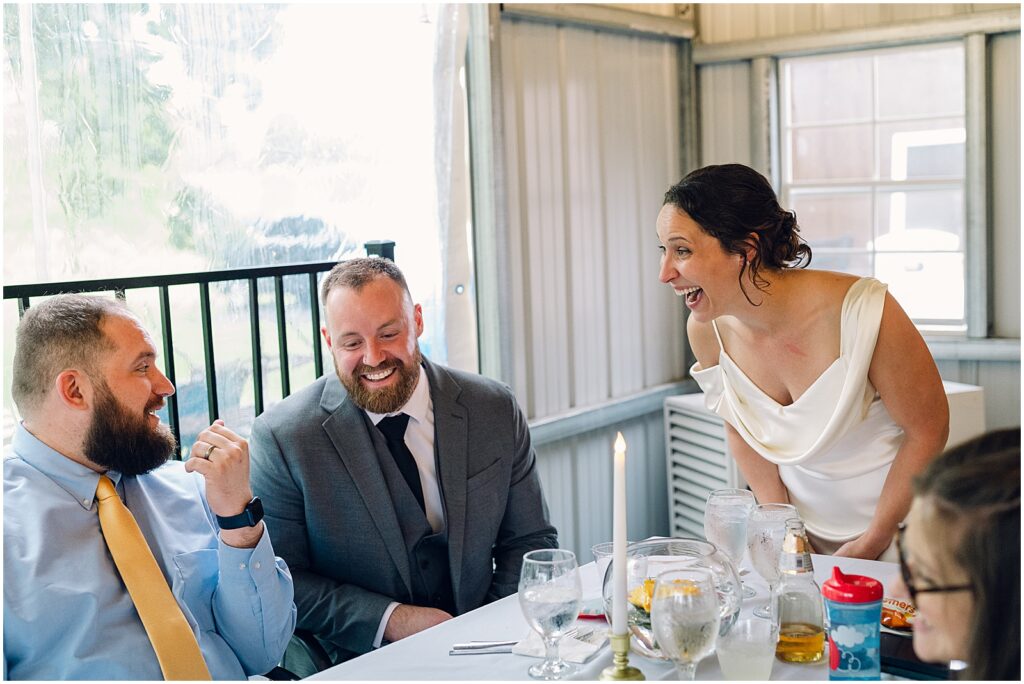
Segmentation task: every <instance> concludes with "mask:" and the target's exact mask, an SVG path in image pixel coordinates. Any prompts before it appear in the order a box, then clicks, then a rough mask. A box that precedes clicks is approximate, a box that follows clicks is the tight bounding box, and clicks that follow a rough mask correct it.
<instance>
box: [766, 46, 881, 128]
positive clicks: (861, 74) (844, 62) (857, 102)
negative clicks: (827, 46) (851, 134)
mask: <svg viewBox="0 0 1024 684" xmlns="http://www.w3.org/2000/svg"><path fill="white" fill-rule="evenodd" d="M786 68H787V69H789V71H790V76H789V78H790V80H789V83H790V86H789V87H790V102H789V107H790V123H792V124H794V125H799V124H807V123H826V122H830V121H855V120H864V119H870V118H871V115H872V109H871V85H872V82H871V58H870V57H837V58H825V59H819V58H816V59H808V60H803V61H801V60H794V61H792V62H789V63H788V64H787V66H786Z"/></svg>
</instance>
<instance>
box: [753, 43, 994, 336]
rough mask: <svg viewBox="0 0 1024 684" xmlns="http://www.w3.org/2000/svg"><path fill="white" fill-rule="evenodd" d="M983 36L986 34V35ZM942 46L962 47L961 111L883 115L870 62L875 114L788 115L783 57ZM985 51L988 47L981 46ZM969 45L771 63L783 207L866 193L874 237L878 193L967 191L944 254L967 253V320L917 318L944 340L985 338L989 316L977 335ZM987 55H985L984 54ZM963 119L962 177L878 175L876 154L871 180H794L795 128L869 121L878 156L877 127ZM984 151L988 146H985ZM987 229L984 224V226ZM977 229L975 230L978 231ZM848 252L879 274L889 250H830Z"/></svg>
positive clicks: (778, 184) (874, 65)
mask: <svg viewBox="0 0 1024 684" xmlns="http://www.w3.org/2000/svg"><path fill="white" fill-rule="evenodd" d="M982 37H983V38H984V35H983V34H982ZM943 46H960V47H961V48H962V50H963V58H964V68H965V74H964V76H965V83H964V103H963V105H964V106H963V110H962V113H959V114H958V113H949V112H943V113H937V114H934V115H921V116H913V117H910V116H883V115H881V114H880V113H879V111H878V104H879V102H878V99H877V95H878V84H877V78H876V77H877V70H878V67H877V63H875V62H872V67H871V69H872V83H871V90H872V103H871V104H872V106H871V113H870V115H868V116H866V117H865V116H860V117H849V118H845V119H843V120H841V121H824V122H823V121H805V122H801V123H798V124H794V123H793V122H792V121H791V117H790V108H789V103H790V101H791V97H792V95H791V84H792V82H791V79H790V78H788V77H787V74H786V73H785V68H784V66H785V65H784V63H783V60H791V59H794V60H795V59H798V60H822V61H824V60H829V59H836V58H841V57H843V56H854V55H856V56H859V57H865V58H871V59H874V57H875V56H877V55H884V54H893V53H897V52H913V51H915V50H922V49H923V50H928V49H936V48H940V49H941V48H942V47H943ZM982 50H984V45H982ZM968 54H969V49H968V45H967V44H966V38H963V39H959V40H956V39H954V40H949V39H941V38H937V39H935V40H930V41H926V42H915V43H908V44H903V45H886V46H863V47H851V48H849V49H843V50H828V51H821V52H816V53H813V54H799V55H785V56H779V57H777V58H775V59H774V60H772V61H773V64H772V67H773V69H774V71H775V74H774V79H775V82H776V83H777V88H778V95H777V98H776V105H775V106H776V108H777V110H776V113H775V117H774V118H775V120H776V121H777V126H775V127H774V128H775V130H774V131H773V133H774V134H775V136H776V140H777V141H778V142H777V144H778V149H777V152H776V153H775V154H774V155H773V156H774V158H775V159H777V160H778V162H777V163H778V167H777V169H775V173H774V174H773V175H774V177H775V185H776V188H777V190H778V193H779V197H780V199H781V201H782V203H783V205H784V206H787V207H788V206H791V205H792V197H793V196H794V195H797V196H799V195H814V194H822V193H829V194H835V193H845V192H851V193H852V192H858V191H860V192H868V193H870V197H871V216H872V235H873V238H877V237H878V235H877V234H876V230H875V229H876V228H877V221H878V215H877V212H878V202H879V199H880V194H885V193H887V192H896V191H898V190H896V189H900V190H906V191H908V192H909V191H920V190H927V189H930V188H935V189H948V190H957V189H958V190H960V191H961V192H962V193H963V238H962V240H961V243H960V248H959V249H958V250H956V251H949V250H942V253H943V254H959V255H962V257H963V264H964V290H963V312H964V313H963V318H962V319H961V321H960V322H952V319H925V318H914V319H913V322H914V324H915V326H917V328H918V329H919V330H920V331H921V332H922V333H923V334H926V335H928V336H935V337H941V338H950V337H954V338H962V337H985V336H987V331H988V327H989V325H988V322H989V320H990V318H991V317H990V316H986V318H985V320H984V323H983V324H982V328H981V329H982V330H984V331H985V332H984V333H983V334H981V335H977V334H973V332H974V331H972V313H973V311H972V309H973V308H974V307H975V306H976V303H975V300H976V299H977V297H976V296H972V293H973V292H974V291H975V290H976V289H977V287H978V283H976V282H975V280H976V278H972V275H973V274H974V272H975V271H976V270H977V266H976V265H974V266H972V264H971V258H970V256H969V252H970V251H971V250H972V249H975V243H976V240H974V239H972V232H975V231H974V230H972V221H971V211H970V209H969V206H970V205H971V202H970V200H969V192H970V187H971V179H970V178H969V177H970V176H971V164H970V159H971V151H970V143H971V135H970V133H969V132H967V131H968V130H969V127H970V122H969V115H970V111H971V105H970V103H969V99H970V96H971V87H970V85H969V84H968V83H967V80H968V78H969V76H970V74H971V71H970V69H969V68H968V60H969V56H968ZM983 54H984V53H983ZM961 117H962V118H963V120H964V129H965V140H964V173H963V176H962V177H960V176H941V177H934V178H927V179H892V178H882V177H880V176H878V173H879V169H878V168H877V164H878V159H877V158H874V159H873V163H874V164H875V168H874V169H873V171H872V173H873V174H875V175H876V176H878V177H873V178H851V179H849V180H838V181H835V180H830V179H816V180H807V181H802V180H801V181H794V180H792V169H793V160H792V144H790V143H791V140H792V136H793V132H794V131H796V130H799V129H802V128H821V127H827V126H847V125H856V124H862V125H870V126H871V127H872V129H873V130H872V135H871V142H872V146H873V151H872V154H873V155H877V154H878V144H879V127H880V126H885V125H888V124H893V123H899V122H901V121H914V122H918V121H927V120H929V119H934V120H942V119H953V118H961ZM982 149H984V148H982ZM982 168H984V167H982ZM984 199H985V198H984V195H982V201H983V202H984ZM983 228H984V226H983ZM975 230H976V229H975ZM844 251H849V253H850V254H851V255H856V256H863V257H866V258H867V259H868V260H869V262H870V263H871V266H872V272H875V269H876V268H877V257H878V255H879V254H885V253H886V252H885V251H884V250H883V251H880V250H878V249H877V248H876V247H874V246H873V247H871V248H863V249H862V248H859V247H858V248H851V249H850V250H841V249H836V250H832V249H830V250H829V251H828V253H829V254H833V253H835V254H841V253H844ZM918 253H920V254H926V253H930V252H929V251H927V250H925V251H919V252H895V253H894V254H918ZM988 270H989V269H987V268H985V269H984V271H982V274H983V275H984V274H985V272H987V271H988ZM982 287H983V289H984V292H985V295H986V296H985V299H986V300H987V299H988V296H987V294H988V285H987V284H982Z"/></svg>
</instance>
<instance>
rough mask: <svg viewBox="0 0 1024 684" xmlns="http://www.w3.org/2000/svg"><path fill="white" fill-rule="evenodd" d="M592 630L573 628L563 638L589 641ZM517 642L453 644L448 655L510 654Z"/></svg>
mask: <svg viewBox="0 0 1024 684" xmlns="http://www.w3.org/2000/svg"><path fill="white" fill-rule="evenodd" d="M595 633H596V632H595V630H594V629H593V628H590V629H584V631H583V632H582V633H581V632H580V628H579V627H573V628H572V629H570V630H569V631H568V632H566V633H565V635H564V636H567V637H575V638H577V639H580V640H582V641H589V640H590V638H591V637H593V636H594V635H595ZM518 643H519V641H518V640H515V641H470V642H467V643H462V644H453V645H452V648H451V650H450V651H448V655H488V654H492V653H511V652H512V647H513V646H515V645H516V644H518Z"/></svg>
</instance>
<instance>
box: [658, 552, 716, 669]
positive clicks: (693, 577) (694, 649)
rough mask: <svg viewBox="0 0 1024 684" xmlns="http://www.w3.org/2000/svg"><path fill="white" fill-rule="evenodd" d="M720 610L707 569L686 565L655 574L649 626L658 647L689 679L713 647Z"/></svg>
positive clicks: (713, 581)
mask: <svg viewBox="0 0 1024 684" xmlns="http://www.w3.org/2000/svg"><path fill="white" fill-rule="evenodd" d="M720 621H721V612H720V611H719V608H718V594H717V593H716V592H715V579H714V577H713V576H712V574H711V571H710V570H706V569H704V568H686V569H681V570H669V571H668V572H663V573H661V574H660V575H658V580H657V583H656V584H655V585H654V596H653V598H652V600H651V629H652V631H653V632H654V638H655V639H657V643H658V648H659V649H661V652H662V653H664V654H665V655H666V656H668V657H669V658H671V659H672V662H674V663H675V664H676V671H677V672H678V673H679V679H680V680H681V681H692V680H693V676H694V674H696V672H697V663H699V662H700V661H701V660H702V659H704V658H705V657H706V656H709V655H711V653H712V652H713V651H714V650H715V641H716V640H717V639H718V626H719V622H720Z"/></svg>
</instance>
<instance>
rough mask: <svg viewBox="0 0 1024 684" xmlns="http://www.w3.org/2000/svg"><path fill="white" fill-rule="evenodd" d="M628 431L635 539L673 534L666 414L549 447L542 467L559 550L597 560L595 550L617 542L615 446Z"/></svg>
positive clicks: (541, 454)
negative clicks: (614, 530)
mask: <svg viewBox="0 0 1024 684" xmlns="http://www.w3.org/2000/svg"><path fill="white" fill-rule="evenodd" d="M620 430H621V431H622V435H623V438H624V439H625V440H626V444H627V445H628V452H627V458H626V509H627V510H626V516H627V520H628V525H627V530H628V531H627V534H628V536H629V539H630V540H631V541H632V540H637V539H645V538H647V537H650V536H653V535H665V534H667V533H668V494H667V491H668V484H667V482H666V468H665V438H664V421H663V419H662V412H661V411H656V412H654V413H651V414H649V415H647V416H644V417H643V418H640V419H636V420H631V421H628V422H625V423H622V424H619V425H610V426H608V427H607V428H603V429H601V430H598V431H594V432H592V433H590V434H587V435H584V436H581V437H573V438H570V439H565V440H560V441H558V442H553V443H550V444H545V445H543V446H541V447H538V449H537V463H538V469H539V473H540V478H541V485H542V486H543V488H544V496H545V499H546V500H547V502H548V509H549V511H550V513H551V522H552V523H553V524H554V525H555V527H556V528H558V540H559V546H561V547H562V548H565V549H570V550H572V551H574V552H575V553H576V555H577V557H578V558H579V560H580V561H581V562H587V561H590V560H591V554H590V547H592V546H593V545H594V544H598V543H600V542H606V541H611V538H612V505H611V502H612V443H613V442H614V439H615V433H616V432H617V431H620Z"/></svg>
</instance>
